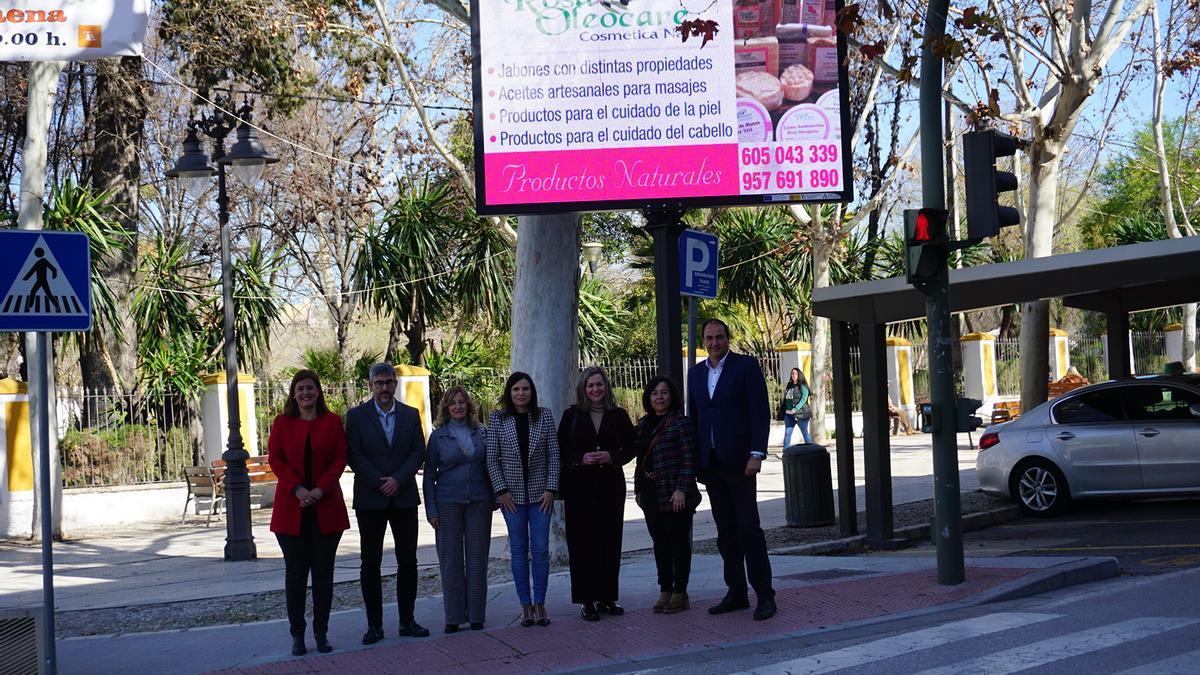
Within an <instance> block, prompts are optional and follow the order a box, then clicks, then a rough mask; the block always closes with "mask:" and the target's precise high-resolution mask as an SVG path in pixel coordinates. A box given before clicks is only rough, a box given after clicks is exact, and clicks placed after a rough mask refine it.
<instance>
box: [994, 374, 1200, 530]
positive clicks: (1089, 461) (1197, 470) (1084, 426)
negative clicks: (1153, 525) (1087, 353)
mask: <svg viewBox="0 0 1200 675" xmlns="http://www.w3.org/2000/svg"><path fill="white" fill-rule="evenodd" d="M975 469H976V472H977V473H978V476H979V485H980V487H981V488H982V489H983V491H984V492H987V493H989V494H994V495H999V496H1002V497H1009V498H1011V499H1014V500H1015V501H1016V502H1017V504H1018V505H1019V506H1020V507H1021V510H1022V511H1024V512H1025V513H1027V514H1030V515H1034V516H1051V515H1055V514H1057V513H1061V512H1062V510H1063V509H1064V508H1066V507H1067V505H1068V504H1069V503H1070V501H1071V500H1072V499H1076V498H1084V497H1158V496H1169V495H1185V494H1200V375H1195V374H1185V375H1156V376H1152V377H1139V378H1133V379H1126V380H1114V381H1111V382H1104V383H1102V384H1095V385H1092V386H1089V387H1081V388H1079V389H1076V390H1073V391H1070V392H1068V393H1066V394H1063V395H1062V396H1060V397H1058V398H1056V399H1054V400H1052V401H1047V402H1046V403H1043V404H1042V405H1039V406H1038V407H1036V408H1034V409H1033V410H1030V411H1029V412H1027V413H1025V414H1023V415H1021V416H1020V417H1018V418H1017V419H1015V420H1013V421H1011V422H1006V423H1004V424H998V425H995V426H993V427H989V428H988V430H987V431H986V432H985V433H984V434H983V436H981V437H980V439H979V456H978V458H976V460H975Z"/></svg>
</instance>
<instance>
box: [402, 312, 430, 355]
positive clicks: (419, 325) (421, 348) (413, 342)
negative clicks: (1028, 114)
mask: <svg viewBox="0 0 1200 675" xmlns="http://www.w3.org/2000/svg"><path fill="white" fill-rule="evenodd" d="M404 337H406V338H408V362H409V363H411V364H412V365H414V366H424V365H425V321H424V320H423V319H422V318H421V317H417V318H416V319H413V322H412V323H410V324H408V328H406V329H405V330H404Z"/></svg>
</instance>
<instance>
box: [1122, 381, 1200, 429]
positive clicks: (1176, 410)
mask: <svg viewBox="0 0 1200 675" xmlns="http://www.w3.org/2000/svg"><path fill="white" fill-rule="evenodd" d="M1126 402H1127V404H1128V409H1129V415H1130V417H1132V418H1133V419H1135V420H1139V421H1147V422H1158V421H1169V420H1194V419H1196V418H1195V417H1193V416H1192V413H1191V411H1189V410H1188V406H1190V405H1192V404H1194V403H1200V394H1197V393H1196V392H1193V391H1191V390H1190V389H1183V388H1181V387H1171V386H1167V385H1161V384H1159V385H1142V386H1138V387H1129V388H1127V390H1126Z"/></svg>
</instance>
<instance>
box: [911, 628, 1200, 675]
mask: <svg viewBox="0 0 1200 675" xmlns="http://www.w3.org/2000/svg"><path fill="white" fill-rule="evenodd" d="M1197 622H1200V619H1190V618H1166V617H1141V618H1137V619H1130V620H1128V621H1122V622H1120V623H1111V624H1107V625H1104V626H1097V627H1096V628H1091V629H1089V630H1082V631H1079V632H1076V633H1070V634H1068V635H1060V636H1059V637H1055V638H1049V639H1047V640H1042V641H1040V642H1035V643H1033V644H1027V645H1021V646H1020V647H1014V648H1012V649H1006V650H1004V651H1002V652H996V653H994V654H988V655H987V656H981V657H979V658H977V659H974V660H971V661H965V662H962V663H956V664H953V665H949V666H944V667H942V668H934V669H932V670H926V671H925V672H923V673H921V675H965V674H968V673H981V674H984V673H986V674H987V675H998V674H1001V673H1016V672H1019V671H1022V670H1027V669H1029V668H1036V667H1038V666H1044V665H1046V664H1048V663H1054V662H1055V661H1061V660H1062V659H1068V658H1071V657H1073V656H1081V655H1083V654H1087V653H1090V652H1095V651H1099V650H1101V649H1106V648H1108V647H1114V646H1116V645H1119V644H1124V643H1128V642H1133V641H1134V640H1141V639H1143V638H1148V637H1151V636H1154V635H1158V634H1160V633H1166V632H1167V631H1172V630H1177V629H1179V628H1183V627H1185V626H1190V625H1192V624H1194V623H1197Z"/></svg>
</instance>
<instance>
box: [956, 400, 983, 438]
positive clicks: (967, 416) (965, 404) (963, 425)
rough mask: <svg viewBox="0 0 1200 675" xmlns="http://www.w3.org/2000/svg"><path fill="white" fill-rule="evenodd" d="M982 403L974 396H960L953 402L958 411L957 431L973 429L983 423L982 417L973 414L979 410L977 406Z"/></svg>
mask: <svg viewBox="0 0 1200 675" xmlns="http://www.w3.org/2000/svg"><path fill="white" fill-rule="evenodd" d="M981 405H983V401H980V400H979V399H975V398H960V399H958V401H956V402H955V409H956V410H957V411H958V431H959V432H960V433H961V432H964V431H967V432H970V431H975V430H976V429H978V428H979V427H980V425H982V424H983V418H982V417H979V416H977V415H976V414H975V411H976V410H979V406H981Z"/></svg>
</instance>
